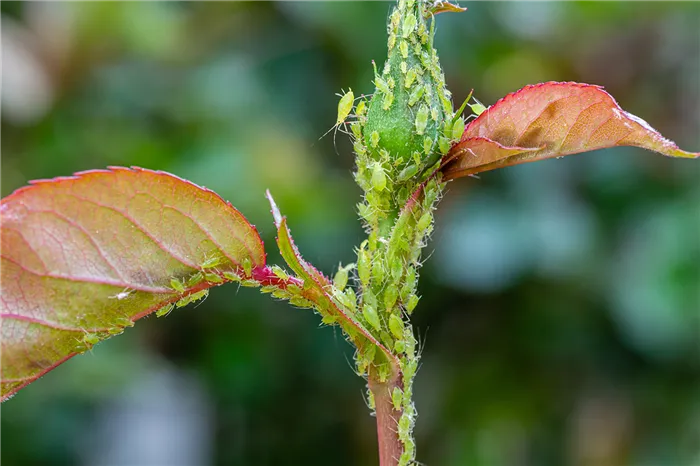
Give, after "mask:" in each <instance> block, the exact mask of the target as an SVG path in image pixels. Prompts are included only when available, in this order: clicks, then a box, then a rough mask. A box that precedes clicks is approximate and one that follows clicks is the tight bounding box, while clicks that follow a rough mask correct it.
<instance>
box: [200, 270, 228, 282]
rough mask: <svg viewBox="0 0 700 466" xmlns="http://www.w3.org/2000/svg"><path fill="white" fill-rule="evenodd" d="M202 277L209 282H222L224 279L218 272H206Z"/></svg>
mask: <svg viewBox="0 0 700 466" xmlns="http://www.w3.org/2000/svg"><path fill="white" fill-rule="evenodd" d="M204 279H205V280H206V281H208V282H209V283H223V282H224V279H223V278H221V277H220V276H219V275H218V274H215V273H212V272H207V273H205V274H204Z"/></svg>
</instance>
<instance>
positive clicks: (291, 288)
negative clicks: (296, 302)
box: [287, 283, 301, 294]
mask: <svg viewBox="0 0 700 466" xmlns="http://www.w3.org/2000/svg"><path fill="white" fill-rule="evenodd" d="M287 291H288V292H289V293H291V294H299V293H301V288H299V287H298V286H296V285H294V284H293V283H290V284H289V285H287Z"/></svg>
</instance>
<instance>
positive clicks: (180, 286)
mask: <svg viewBox="0 0 700 466" xmlns="http://www.w3.org/2000/svg"><path fill="white" fill-rule="evenodd" d="M170 287H171V288H172V289H173V290H175V291H177V292H178V293H180V294H182V293H184V292H185V284H184V283H182V282H181V281H180V280H178V279H177V278H171V279H170Z"/></svg>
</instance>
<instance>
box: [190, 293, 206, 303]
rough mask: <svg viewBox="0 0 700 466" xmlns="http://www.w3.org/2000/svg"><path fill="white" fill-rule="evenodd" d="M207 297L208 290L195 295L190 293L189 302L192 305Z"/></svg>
mask: <svg viewBox="0 0 700 466" xmlns="http://www.w3.org/2000/svg"><path fill="white" fill-rule="evenodd" d="M207 296H209V290H201V291H198V292H196V293H192V294H191V295H190V302H191V303H193V302H195V301H199V300H200V299H204V298H206V297H207Z"/></svg>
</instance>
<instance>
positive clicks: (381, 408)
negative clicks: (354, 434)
mask: <svg viewBox="0 0 700 466" xmlns="http://www.w3.org/2000/svg"><path fill="white" fill-rule="evenodd" d="M400 386H401V377H400V376H399V374H398V373H394V374H392V376H391V377H390V378H389V379H388V380H387V381H385V382H384V383H382V382H380V381H379V380H378V379H377V378H375V377H373V376H372V374H370V377H369V389H370V390H371V391H372V395H373V396H374V405H375V411H376V416H377V442H378V444H379V466H397V465H398V464H399V458H400V457H401V454H402V453H403V444H402V443H401V441H400V440H399V434H398V423H399V418H401V411H396V410H395V409H394V406H393V404H392V401H391V392H392V391H393V389H394V387H400Z"/></svg>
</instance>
